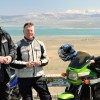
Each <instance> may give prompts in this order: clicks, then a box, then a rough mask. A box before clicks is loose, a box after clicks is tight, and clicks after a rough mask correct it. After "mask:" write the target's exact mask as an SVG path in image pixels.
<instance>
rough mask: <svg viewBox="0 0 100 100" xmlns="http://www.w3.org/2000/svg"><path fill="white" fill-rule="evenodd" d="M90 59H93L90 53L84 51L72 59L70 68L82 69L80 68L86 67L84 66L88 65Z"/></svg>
mask: <svg viewBox="0 0 100 100" xmlns="http://www.w3.org/2000/svg"><path fill="white" fill-rule="evenodd" d="M90 58H91V56H90V55H89V54H88V53H86V52H82V51H78V52H77V56H76V57H74V58H73V59H72V61H71V63H70V64H69V66H70V67H73V68H77V69H80V68H82V67H84V65H86V64H87V63H88V61H89V59H90Z"/></svg>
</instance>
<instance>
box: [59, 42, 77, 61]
mask: <svg viewBox="0 0 100 100" xmlns="http://www.w3.org/2000/svg"><path fill="white" fill-rule="evenodd" d="M58 55H59V57H60V58H61V59H62V60H63V61H68V60H71V59H72V58H73V57H75V56H76V55H77V52H76V51H75V50H74V49H73V46H72V45H71V44H64V45H62V46H61V47H60V48H59V49H58Z"/></svg>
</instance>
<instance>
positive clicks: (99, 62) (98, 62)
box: [90, 56, 100, 77]
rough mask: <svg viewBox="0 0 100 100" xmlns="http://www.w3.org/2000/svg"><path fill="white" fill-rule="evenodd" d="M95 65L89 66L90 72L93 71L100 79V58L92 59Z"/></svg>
mask: <svg viewBox="0 0 100 100" xmlns="http://www.w3.org/2000/svg"><path fill="white" fill-rule="evenodd" d="M94 61H95V63H92V64H91V65H90V66H91V68H92V70H94V71H95V72H96V73H97V75H98V76H99V77H100V56H98V57H94Z"/></svg>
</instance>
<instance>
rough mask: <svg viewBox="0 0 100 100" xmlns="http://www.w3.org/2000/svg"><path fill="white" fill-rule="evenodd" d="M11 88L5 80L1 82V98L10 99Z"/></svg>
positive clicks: (3, 99)
mask: <svg viewBox="0 0 100 100" xmlns="http://www.w3.org/2000/svg"><path fill="white" fill-rule="evenodd" d="M9 90H10V89H9V87H8V86H7V85H6V83H5V82H0V100H9V99H8V98H9Z"/></svg>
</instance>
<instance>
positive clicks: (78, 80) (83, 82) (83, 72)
mask: <svg viewBox="0 0 100 100" xmlns="http://www.w3.org/2000/svg"><path fill="white" fill-rule="evenodd" d="M91 59H92V57H91V56H90V55H89V54H88V53H86V52H81V51H79V52H77V56H76V57H74V58H73V59H72V60H71V62H70V64H69V65H68V67H67V70H66V73H64V74H63V75H65V77H66V80H67V81H68V83H69V84H70V86H68V87H66V89H65V92H64V93H61V94H60V95H58V100H95V99H94V97H95V96H94V95H95V93H94V85H95V84H97V83H100V78H98V77H97V73H96V72H95V71H93V70H92V69H91V64H90V60H91Z"/></svg>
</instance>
